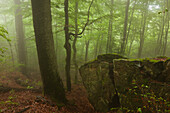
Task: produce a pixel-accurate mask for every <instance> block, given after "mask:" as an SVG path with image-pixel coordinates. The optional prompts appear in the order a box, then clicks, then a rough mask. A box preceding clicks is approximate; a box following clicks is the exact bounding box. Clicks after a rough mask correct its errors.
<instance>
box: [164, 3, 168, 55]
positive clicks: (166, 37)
mask: <svg viewBox="0 0 170 113" xmlns="http://www.w3.org/2000/svg"><path fill="white" fill-rule="evenodd" d="M166 4H167V8H168V6H169V5H168V4H169V3H168V0H167V3H166ZM165 13H167V15H166V17H167V28H166V32H165V38H164V47H163V56H165V54H166V49H167V41H168V40H167V39H168V31H169V14H168V13H169V12H165Z"/></svg>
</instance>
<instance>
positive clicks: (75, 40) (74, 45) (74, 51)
mask: <svg viewBox="0 0 170 113" xmlns="http://www.w3.org/2000/svg"><path fill="white" fill-rule="evenodd" d="M77 15H78V0H76V1H75V37H74V40H73V63H74V66H75V78H74V83H75V84H77V76H78V64H77V49H76V42H77V34H78V23H77V19H78V17H77Z"/></svg>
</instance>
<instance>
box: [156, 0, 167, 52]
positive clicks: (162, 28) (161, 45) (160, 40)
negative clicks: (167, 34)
mask: <svg viewBox="0 0 170 113" xmlns="http://www.w3.org/2000/svg"><path fill="white" fill-rule="evenodd" d="M164 5H165V0H164ZM163 11H165V7H163ZM162 14H163V15H162V26H161V31H160V36H159V38H158V41H157V47H156V50H155V52H156V55H161V54H162V49H163V36H164V29H165V13H163V12H162Z"/></svg>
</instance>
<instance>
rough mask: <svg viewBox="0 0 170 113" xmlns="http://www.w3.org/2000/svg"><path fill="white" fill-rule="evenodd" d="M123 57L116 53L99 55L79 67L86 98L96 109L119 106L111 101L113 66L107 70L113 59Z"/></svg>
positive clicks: (103, 109)
mask: <svg viewBox="0 0 170 113" xmlns="http://www.w3.org/2000/svg"><path fill="white" fill-rule="evenodd" d="M115 58H116V59H119V58H124V57H122V56H120V55H117V54H105V55H99V56H98V57H97V59H96V60H94V61H91V62H89V63H87V64H84V65H83V66H81V67H80V69H79V71H80V75H81V77H82V81H83V84H84V86H85V88H86V90H87V93H88V99H89V101H90V103H91V104H92V105H93V107H94V108H95V110H96V111H99V112H106V111H108V110H109V109H110V108H112V107H115V106H119V105H118V104H119V102H118V103H115V104H112V103H113V98H114V94H115V93H116V92H115V87H114V84H113V83H112V82H113V81H112V79H111V78H112V77H111V76H110V75H109V74H110V73H111V72H112V73H113V68H111V70H109V68H110V64H112V62H113V59H115Z"/></svg>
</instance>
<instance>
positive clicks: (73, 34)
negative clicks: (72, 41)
mask: <svg viewBox="0 0 170 113" xmlns="http://www.w3.org/2000/svg"><path fill="white" fill-rule="evenodd" d="M93 1H94V0H92V1H91V3H90V6H89V9H88V14H87V22H86V24H85V25H84V27H83V30H82V31H81V32H80V33H78V34H75V33H69V35H70V36H71V35H72V36H74V37H75V35H81V34H83V32H84V31H85V29H86V27H87V25H88V24H89V17H90V8H91V6H92V4H93Z"/></svg>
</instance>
